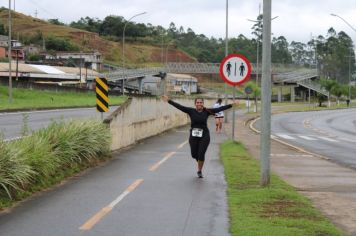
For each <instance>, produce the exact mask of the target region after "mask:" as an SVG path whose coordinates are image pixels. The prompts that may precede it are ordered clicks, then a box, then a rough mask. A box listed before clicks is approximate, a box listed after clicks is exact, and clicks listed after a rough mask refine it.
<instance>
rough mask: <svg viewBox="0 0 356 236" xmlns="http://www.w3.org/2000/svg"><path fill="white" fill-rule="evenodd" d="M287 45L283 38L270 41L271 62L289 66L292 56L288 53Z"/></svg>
mask: <svg viewBox="0 0 356 236" xmlns="http://www.w3.org/2000/svg"><path fill="white" fill-rule="evenodd" d="M288 47H289V43H288V41H287V39H286V38H285V37H284V36H279V37H278V38H273V40H272V62H274V63H282V64H290V63H292V55H291V54H290V52H289V49H288Z"/></svg>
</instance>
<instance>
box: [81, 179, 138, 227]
mask: <svg viewBox="0 0 356 236" xmlns="http://www.w3.org/2000/svg"><path fill="white" fill-rule="evenodd" d="M142 182H143V179H137V180H136V181H135V182H133V183H132V184H131V185H130V186H129V187H128V188H127V189H126V190H125V191H124V192H123V193H122V194H120V195H119V196H118V197H117V198H116V199H115V200H114V201H112V202H111V203H110V204H109V205H107V206H106V207H104V208H103V209H101V210H100V211H99V212H97V213H96V214H95V215H94V216H92V217H91V218H90V219H89V220H87V221H86V222H85V223H84V224H83V225H82V226H80V227H79V229H80V230H86V231H87V230H90V229H91V228H93V227H94V225H95V224H96V223H98V222H99V221H100V220H101V219H102V218H104V216H105V215H107V214H108V213H109V212H110V211H111V210H112V209H114V207H115V206H116V205H117V204H118V203H119V202H121V201H122V199H124V198H125V197H126V196H127V195H128V194H129V193H131V192H132V191H133V190H135V188H137V187H138V186H139V185H140V184H141V183H142Z"/></svg>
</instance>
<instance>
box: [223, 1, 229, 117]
mask: <svg viewBox="0 0 356 236" xmlns="http://www.w3.org/2000/svg"><path fill="white" fill-rule="evenodd" d="M228 54H229V0H226V35H225V57H226V56H227V55H228ZM224 93H225V105H226V104H227V84H226V83H224ZM227 121H228V119H227V114H226V116H225V123H226V122H227Z"/></svg>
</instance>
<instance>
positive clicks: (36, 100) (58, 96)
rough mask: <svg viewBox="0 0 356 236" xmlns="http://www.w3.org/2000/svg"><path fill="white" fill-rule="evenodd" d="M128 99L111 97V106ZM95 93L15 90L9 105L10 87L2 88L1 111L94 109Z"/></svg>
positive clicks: (0, 96)
mask: <svg viewBox="0 0 356 236" xmlns="http://www.w3.org/2000/svg"><path fill="white" fill-rule="evenodd" d="M126 99H127V97H125V96H110V97H109V105H120V104H122V103H123V102H124V101H125V100H126ZM95 105H96V95H95V93H94V92H88V93H74V92H50V91H42V90H30V89H20V88H14V89H13V102H12V103H9V99H8V87H6V86H0V110H12V109H13V110H15V109H38V108H61V107H63V108H64V107H88V106H92V107H94V106H95Z"/></svg>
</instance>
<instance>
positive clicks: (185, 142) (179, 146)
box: [177, 140, 188, 149]
mask: <svg viewBox="0 0 356 236" xmlns="http://www.w3.org/2000/svg"><path fill="white" fill-rule="evenodd" d="M187 143H188V140H185V141H184V142H183V143H181V144H179V145H178V147H177V148H178V149H180V148H182V147H183V146H184V145H186V144H187Z"/></svg>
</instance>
